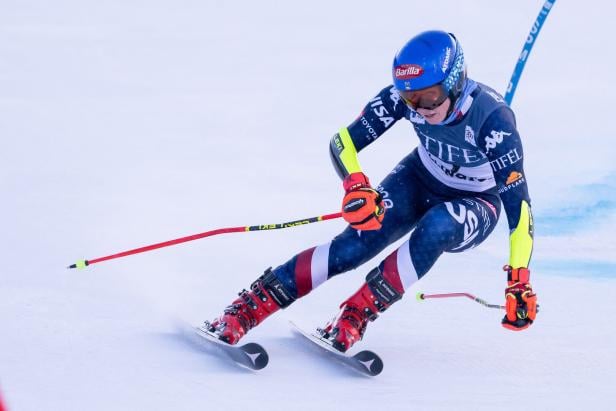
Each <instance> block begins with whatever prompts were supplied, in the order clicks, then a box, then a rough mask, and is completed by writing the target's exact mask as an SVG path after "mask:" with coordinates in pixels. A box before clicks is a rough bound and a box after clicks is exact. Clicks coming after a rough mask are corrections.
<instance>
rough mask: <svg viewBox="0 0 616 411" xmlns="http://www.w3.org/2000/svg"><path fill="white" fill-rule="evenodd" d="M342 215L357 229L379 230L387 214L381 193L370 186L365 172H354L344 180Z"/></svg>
mask: <svg viewBox="0 0 616 411" xmlns="http://www.w3.org/2000/svg"><path fill="white" fill-rule="evenodd" d="M342 184H343V186H344V191H345V192H346V194H345V196H344V199H343V200H342V217H343V218H344V219H345V220H346V222H347V223H349V224H350V225H351V227H353V228H354V229H356V230H365V231H366V230H378V229H380V228H381V226H382V224H381V223H382V222H383V217H384V216H385V207H384V206H383V197H382V196H381V193H379V192H378V191H376V190H375V189H374V188H372V187H371V186H370V181H368V177H366V175H365V174H364V173H352V174H350V175H348V176H347V177H346V178H345V179H344V181H343V183H342Z"/></svg>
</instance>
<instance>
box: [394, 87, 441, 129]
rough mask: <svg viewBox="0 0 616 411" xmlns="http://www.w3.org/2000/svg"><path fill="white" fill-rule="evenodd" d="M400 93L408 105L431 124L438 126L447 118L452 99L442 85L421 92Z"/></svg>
mask: <svg viewBox="0 0 616 411" xmlns="http://www.w3.org/2000/svg"><path fill="white" fill-rule="evenodd" d="M398 93H399V94H400V96H401V97H402V99H403V100H404V102H405V103H406V105H407V106H409V107H411V108H412V109H413V110H415V111H417V112H418V113H419V114H421V115H422V116H423V117H425V119H426V121H427V122H428V123H429V124H438V123H440V122H441V121H443V120H445V118H446V117H447V112H448V110H449V106H450V105H451V99H450V98H449V95H448V93H447V91H446V90H445V88H444V87H443V86H442V85H440V84H438V85H435V86H431V87H427V88H424V89H421V90H414V91H407V90H405V91H399V92H398Z"/></svg>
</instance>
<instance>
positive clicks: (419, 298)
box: [416, 292, 505, 310]
mask: <svg viewBox="0 0 616 411" xmlns="http://www.w3.org/2000/svg"><path fill="white" fill-rule="evenodd" d="M454 297H466V298H470V299H471V300H473V301H475V302H477V303H479V304H481V305H483V306H484V307H488V308H498V309H502V310H504V309H505V306H504V305H498V304H489V303H487V302H486V301H485V300H483V299H481V298H478V297H475V296H474V295H472V294H469V293H445V294H424V293H422V292H418V293H417V295H416V298H417V301H423V300H427V299H429V298H454Z"/></svg>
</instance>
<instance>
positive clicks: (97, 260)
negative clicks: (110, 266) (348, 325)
mask: <svg viewBox="0 0 616 411" xmlns="http://www.w3.org/2000/svg"><path fill="white" fill-rule="evenodd" d="M340 217H342V213H333V214H325V215H321V216H317V217H309V218H303V219H300V220H294V221H289V222H286V223H278V224H262V225H251V226H244V227H229V228H218V229H215V230H211V231H205V232H203V233H199V234H193V235H189V236H186V237H181V238H176V239H174V240H169V241H164V242H162V243H156V244H151V245H146V246H143V247H139V248H135V249H132V250H127V251H122V252H119V253H116V254H111V255H107V256H105V257H98V258H93V259H90V260H79V261H77V262H76V263H75V264H71V265H69V266H68V267H66V268H69V269H70V268H86V267H87V266H89V265H92V264H96V263H100V262H102V261H107V260H113V259H115V258H121V257H126V256H129V255H133V254H139V253H144V252H146V251H152V250H156V249H158V248H163V247H169V246H172V245H176V244H181V243H186V242H188V241H194V240H199V239H201V238H205V237H212V236H215V235H219V234H227V233H242V232H247V231H265V230H278V229H280V228H289V227H297V226H300V225H305V224H311V223H317V222H319V221H325V220H332V219H335V218H340Z"/></svg>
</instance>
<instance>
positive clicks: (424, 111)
mask: <svg viewBox="0 0 616 411" xmlns="http://www.w3.org/2000/svg"><path fill="white" fill-rule="evenodd" d="M450 106H451V99H450V98H447V99H445V101H443V102H442V103H441V105H440V106H438V107H435V108H433V109H428V108H421V107H417V110H416V111H417V112H418V113H419V114H421V115H422V116H423V117H424V118H425V119H426V121H427V122H428V124H432V125H434V124H438V123H440V122H442V121H444V120H445V118H446V117H447V113H448V112H449V107H450Z"/></svg>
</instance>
